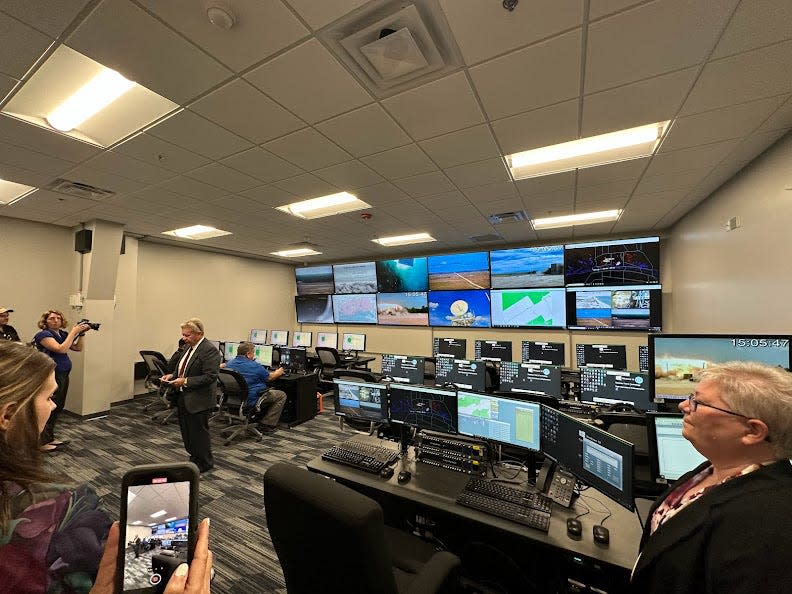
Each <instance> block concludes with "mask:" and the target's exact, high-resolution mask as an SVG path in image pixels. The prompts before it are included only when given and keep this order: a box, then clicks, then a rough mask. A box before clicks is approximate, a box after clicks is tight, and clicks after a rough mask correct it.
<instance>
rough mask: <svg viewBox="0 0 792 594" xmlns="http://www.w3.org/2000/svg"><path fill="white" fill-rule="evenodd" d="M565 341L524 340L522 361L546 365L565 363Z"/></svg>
mask: <svg viewBox="0 0 792 594" xmlns="http://www.w3.org/2000/svg"><path fill="white" fill-rule="evenodd" d="M565 350H566V347H565V346H564V343H563V342H538V341H533V340H523V341H522V362H523V363H542V364H544V365H561V366H562V367H563V365H564V354H565V353H564V351H565Z"/></svg>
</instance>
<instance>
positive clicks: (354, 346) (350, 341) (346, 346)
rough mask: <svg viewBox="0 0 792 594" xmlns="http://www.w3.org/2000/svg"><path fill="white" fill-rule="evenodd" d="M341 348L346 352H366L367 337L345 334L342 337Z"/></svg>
mask: <svg viewBox="0 0 792 594" xmlns="http://www.w3.org/2000/svg"><path fill="white" fill-rule="evenodd" d="M341 348H342V349H343V350H345V351H365V350H366V335H365V334H350V333H348V332H345V333H344V334H343V336H342V337H341Z"/></svg>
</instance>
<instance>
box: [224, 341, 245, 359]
mask: <svg viewBox="0 0 792 594" xmlns="http://www.w3.org/2000/svg"><path fill="white" fill-rule="evenodd" d="M240 344H241V343H239V342H231V341H226V342H225V344H224V346H223V359H224V360H225V361H226V362H227V361H230V360H231V359H233V358H234V357H236V356H237V349H238V348H239V345H240Z"/></svg>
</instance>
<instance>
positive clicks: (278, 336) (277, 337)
mask: <svg viewBox="0 0 792 594" xmlns="http://www.w3.org/2000/svg"><path fill="white" fill-rule="evenodd" d="M270 344H274V345H275V346H286V345H288V344H289V331H288V330H273V331H272V332H270Z"/></svg>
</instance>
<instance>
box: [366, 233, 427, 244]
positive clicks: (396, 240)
mask: <svg viewBox="0 0 792 594" xmlns="http://www.w3.org/2000/svg"><path fill="white" fill-rule="evenodd" d="M371 241H373V242H374V243H378V244H380V245H384V246H388V247H391V246H396V245H410V244H412V243H428V242H430V241H437V240H436V239H435V238H434V237H432V236H431V235H429V234H428V233H413V234H411V235H394V236H393V237H378V238H377V239H372V240H371Z"/></svg>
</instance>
